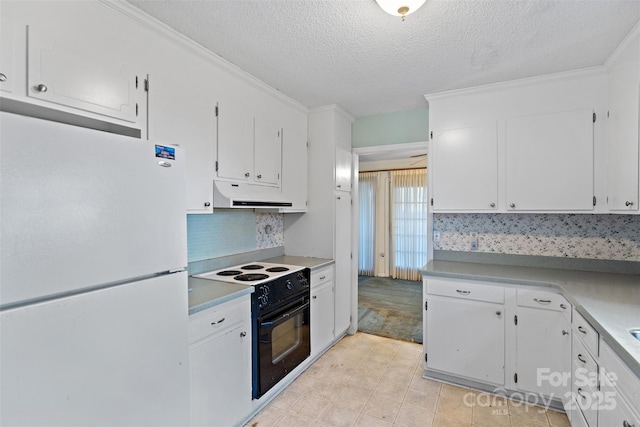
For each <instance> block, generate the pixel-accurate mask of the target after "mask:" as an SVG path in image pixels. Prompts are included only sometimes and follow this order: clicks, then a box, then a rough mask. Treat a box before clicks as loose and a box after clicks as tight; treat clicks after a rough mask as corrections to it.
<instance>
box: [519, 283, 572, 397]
mask: <svg viewBox="0 0 640 427" xmlns="http://www.w3.org/2000/svg"><path fill="white" fill-rule="evenodd" d="M517 303H518V308H517V310H516V314H515V315H514V316H516V317H514V324H515V326H516V328H515V329H516V368H515V371H516V374H517V388H518V390H523V391H527V392H532V393H538V394H542V395H545V396H549V397H554V398H557V399H561V400H563V401H566V396H567V395H568V392H569V391H570V388H571V382H570V380H569V378H570V375H571V372H570V371H571V365H570V364H571V362H570V361H571V308H570V307H571V306H570V304H569V302H567V300H565V299H564V297H562V296H561V295H558V294H550V293H546V292H535V291H528V290H525V291H520V290H518V291H517Z"/></svg>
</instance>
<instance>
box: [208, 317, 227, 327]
mask: <svg viewBox="0 0 640 427" xmlns="http://www.w3.org/2000/svg"><path fill="white" fill-rule="evenodd" d="M224 319H226V317H223V318H222V319H220V320H218V321H217V322H211V324H212V325H217V324H218V323H222V322H224Z"/></svg>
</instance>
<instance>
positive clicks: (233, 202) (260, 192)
mask: <svg viewBox="0 0 640 427" xmlns="http://www.w3.org/2000/svg"><path fill="white" fill-rule="evenodd" d="M292 206H293V203H292V202H291V201H289V200H286V199H285V197H284V195H283V194H282V191H281V190H280V188H276V187H267V186H263V185H252V184H247V183H236V182H226V181H213V207H214V208H241V209H242V208H244V209H280V208H290V207H292Z"/></svg>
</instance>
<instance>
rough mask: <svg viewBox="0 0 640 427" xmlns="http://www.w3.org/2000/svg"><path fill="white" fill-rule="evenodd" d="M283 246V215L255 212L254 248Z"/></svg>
mask: <svg viewBox="0 0 640 427" xmlns="http://www.w3.org/2000/svg"><path fill="white" fill-rule="evenodd" d="M278 246H284V216H283V214H278V213H256V249H268V248H275V247H278Z"/></svg>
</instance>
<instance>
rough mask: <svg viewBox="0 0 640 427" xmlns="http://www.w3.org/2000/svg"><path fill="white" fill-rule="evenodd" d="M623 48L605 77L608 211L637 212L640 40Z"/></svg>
mask: <svg viewBox="0 0 640 427" xmlns="http://www.w3.org/2000/svg"><path fill="white" fill-rule="evenodd" d="M638 38H639V37H638V35H636V37H635V41H633V42H632V43H631V44H630V45H629V46H627V47H626V49H624V51H623V52H622V53H621V54H620V56H619V57H618V58H617V60H616V61H615V62H614V64H613V66H612V68H611V69H610V71H609V74H608V76H607V83H608V89H609V111H608V122H607V166H608V167H607V170H608V180H607V183H608V188H607V190H608V192H607V196H608V206H609V210H610V211H612V212H636V213H637V212H638V205H639V204H640V200H638V185H639V177H638V164H639V163H640V157H639V153H638V118H639V110H638V108H639V107H638V104H639V103H640V90H639V88H640V41H639V40H638Z"/></svg>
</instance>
